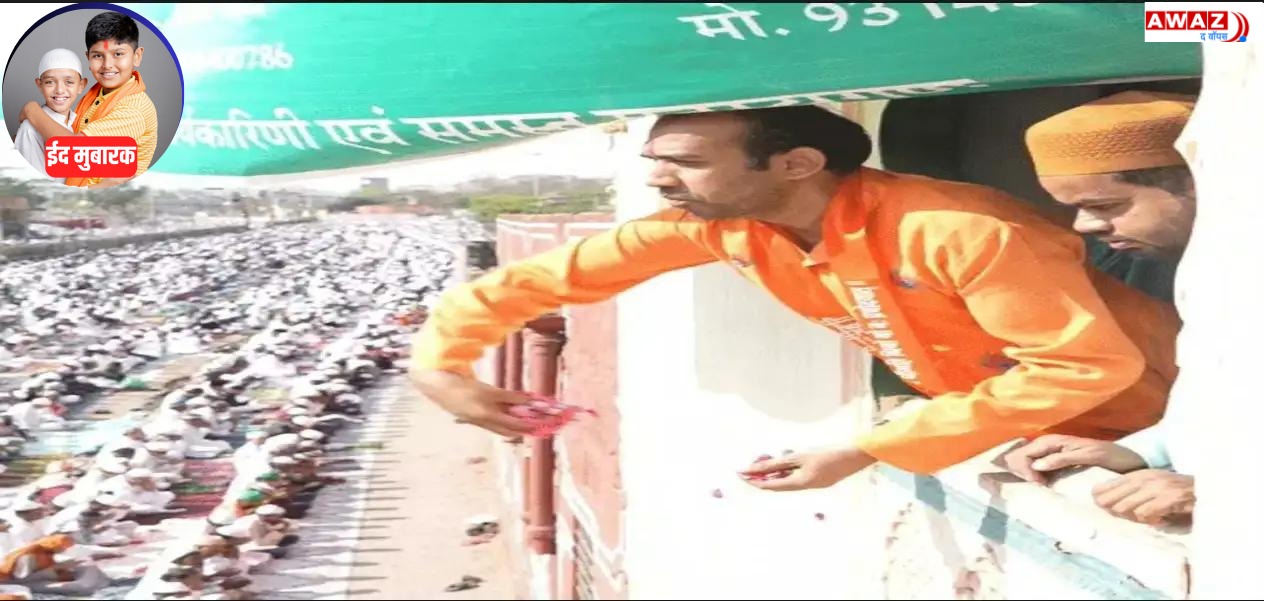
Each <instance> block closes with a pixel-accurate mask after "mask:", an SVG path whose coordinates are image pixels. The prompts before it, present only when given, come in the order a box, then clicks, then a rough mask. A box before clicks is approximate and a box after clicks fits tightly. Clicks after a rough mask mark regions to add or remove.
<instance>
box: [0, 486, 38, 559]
mask: <svg viewBox="0 0 1264 601" xmlns="http://www.w3.org/2000/svg"><path fill="white" fill-rule="evenodd" d="M0 517H2V518H4V520H5V521H7V522H8V523H9V542H10V544H12V545H13V548H15V549H16V548H18V547H22V546H25V545H29V544H31V543H33V542H35V541H37V540H39V539H41V538H43V537H44V536H45V535H46V534H47V533H48V520H47V517H48V508H47V507H45V506H44V505H43V504H41V503H37V502H35V501H32V500H30V499H22V498H19V499H15V500H14V501H13V503H12V504H11V505H9V508H8V509H7V510H6V511H4V512H3V513H0Z"/></svg>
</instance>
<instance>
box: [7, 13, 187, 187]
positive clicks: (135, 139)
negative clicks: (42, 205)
mask: <svg viewBox="0 0 1264 601" xmlns="http://www.w3.org/2000/svg"><path fill="white" fill-rule="evenodd" d="M3 85H4V88H3V99H4V121H5V125H7V126H8V128H9V137H11V138H12V139H13V143H14V145H15V146H16V147H17V150H18V152H19V153H20V154H21V155H22V157H23V158H25V159H26V162H28V163H30V164H31V168H32V169H35V170H37V171H38V172H40V173H42V174H44V175H46V176H47V177H49V178H52V179H56V180H58V181H61V182H62V183H64V184H66V185H67V186H72V187H78V188H108V187H112V186H117V185H119V184H122V183H125V182H128V181H131V180H134V179H135V178H137V177H140V176H141V175H143V174H144V173H145V172H146V171H148V170H149V168H150V167H152V166H153V165H154V163H156V162H157V161H158V159H159V158H161V157H162V155H163V153H164V152H166V150H167V147H168V146H169V145H170V144H171V140H172V139H173V138H174V137H175V134H176V129H177V127H178V126H179V125H180V115H181V113H183V112H184V81H183V79H182V76H181V72H180V63H179V61H178V60H177V58H176V56H175V53H174V52H173V51H172V49H171V45H170V44H169V43H167V40H166V38H164V37H163V36H162V34H161V32H159V31H158V30H157V28H155V27H154V26H153V24H152V23H150V22H149V21H148V20H146V19H145V18H144V17H142V16H140V15H139V14H137V13H135V12H133V11H130V10H128V9H126V8H123V7H121V6H115V5H112V4H102V3H91V4H81V5H73V6H68V7H65V8H61V9H58V10H56V11H53V12H52V13H50V14H49V15H48V16H46V17H44V18H43V19H41V20H40V21H39V22H37V23H36V24H35V25H34V26H32V27H31V28H30V29H29V30H27V32H26V34H25V35H23V36H22V38H21V39H20V40H19V41H18V44H17V46H16V47H15V48H14V49H13V52H12V53H11V54H10V55H9V62H8V64H7V65H6V66H5V70H4V84H3Z"/></svg>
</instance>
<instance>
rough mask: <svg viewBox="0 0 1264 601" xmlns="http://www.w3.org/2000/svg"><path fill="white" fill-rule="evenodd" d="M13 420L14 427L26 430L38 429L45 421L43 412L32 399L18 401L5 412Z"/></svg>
mask: <svg viewBox="0 0 1264 601" xmlns="http://www.w3.org/2000/svg"><path fill="white" fill-rule="evenodd" d="M5 414H6V415H8V416H9V417H10V418H11V419H12V420H13V425H14V427H16V428H18V429H20V430H22V431H24V432H33V431H35V430H38V429H39V427H40V423H41V422H42V421H43V412H41V411H40V409H39V407H36V406H35V405H34V404H33V403H31V402H30V401H24V402H21V403H17V404H15V405H14V406H12V407H9V410H8V411H6V412H5Z"/></svg>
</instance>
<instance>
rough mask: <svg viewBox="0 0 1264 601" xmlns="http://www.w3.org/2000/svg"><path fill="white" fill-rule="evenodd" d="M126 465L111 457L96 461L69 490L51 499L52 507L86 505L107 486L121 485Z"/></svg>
mask: <svg viewBox="0 0 1264 601" xmlns="http://www.w3.org/2000/svg"><path fill="white" fill-rule="evenodd" d="M126 471H127V464H126V463H125V462H123V461H120V460H118V459H115V458H113V456H111V458H110V459H108V460H98V461H96V464H95V466H94V467H93V468H92V469H90V470H88V473H86V474H84V475H83V477H82V478H79V479H78V480H77V481H75V485H74V486H73V487H71V489H70V490H68V491H66V492H64V493H61V494H60V495H57V496H56V497H54V498H53V505H56V506H57V507H61V508H67V507H73V506H75V505H81V504H84V503H87V502H88V501H89V500H90V499H92V498H93V497H95V496H97V495H98V494H99V493H100V491H101V490H103V489H104V488H105V487H107V486H120V485H122V484H123V477H122V476H123V473H125V472H126Z"/></svg>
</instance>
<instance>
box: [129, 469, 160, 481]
mask: <svg viewBox="0 0 1264 601" xmlns="http://www.w3.org/2000/svg"><path fill="white" fill-rule="evenodd" d="M126 477H127V479H128V480H137V479H140V478H153V477H154V472H153V471H151V470H148V469H145V468H143V467H137V468H132V469H130V470H127V476H126Z"/></svg>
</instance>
